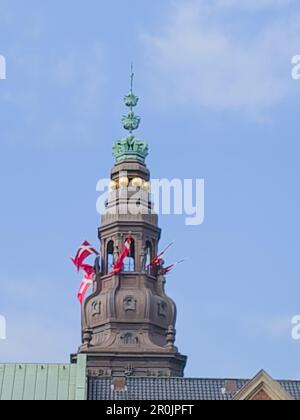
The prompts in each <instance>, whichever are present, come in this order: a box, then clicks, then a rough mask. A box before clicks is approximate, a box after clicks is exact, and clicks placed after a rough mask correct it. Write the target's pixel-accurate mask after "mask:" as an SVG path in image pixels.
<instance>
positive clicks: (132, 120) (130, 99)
mask: <svg viewBox="0 0 300 420" xmlns="http://www.w3.org/2000/svg"><path fill="white" fill-rule="evenodd" d="M133 81H134V71H133V64H132V65H131V74H130V92H129V94H128V95H127V96H125V98H124V102H125V105H126V106H127V107H128V108H129V109H130V112H129V113H128V115H125V116H124V117H123V118H122V123H123V127H124V128H125V130H128V131H129V132H130V134H132V132H133V130H137V129H138V128H139V126H140V122H141V118H140V117H138V116H137V115H135V113H134V112H133V108H134V107H136V106H137V104H138V101H139V98H138V97H137V96H135V94H134V93H133Z"/></svg>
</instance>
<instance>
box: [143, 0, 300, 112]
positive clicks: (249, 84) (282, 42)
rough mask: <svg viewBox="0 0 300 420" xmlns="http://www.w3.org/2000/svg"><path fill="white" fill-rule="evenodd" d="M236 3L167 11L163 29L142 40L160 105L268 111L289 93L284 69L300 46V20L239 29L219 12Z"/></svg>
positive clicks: (290, 17)
mask: <svg viewBox="0 0 300 420" xmlns="http://www.w3.org/2000/svg"><path fill="white" fill-rule="evenodd" d="M241 3H243V2H241ZM263 3H264V4H265V7H266V6H271V5H275V4H277V5H278V6H280V5H281V6H285V5H288V4H289V3H290V2H288V1H281V2H280V1H279V2H278V1H276V2H275V1H274V0H272V1H271V0H270V1H265V2H263ZM234 4H235V0H230V1H229V0H228V1H226V0H219V1H218V0H217V1H213V2H210V3H208V2H204V1H202V0H192V1H186V2H180V3H179V4H176V5H173V6H172V8H171V9H170V11H169V16H167V17H166V19H165V24H164V26H163V27H162V29H161V28H159V29H158V31H157V32H156V33H151V34H149V33H148V34H143V36H142V42H143V45H144V47H145V51H146V54H147V55H146V60H147V67H148V71H149V78H150V79H151V83H150V85H151V90H153V91H154V93H155V95H156V97H157V98H159V102H161V103H162V104H164V105H166V106H172V105H174V104H175V105H187V104H191V105H192V106H200V107H201V106H205V107H212V108H219V109H239V110H247V111H249V110H250V111H253V110H265V109H269V108H271V107H273V106H275V105H277V104H279V103H280V102H281V101H283V100H284V99H285V98H286V97H289V95H292V94H293V92H294V90H295V89H294V86H293V87H292V84H291V78H290V67H289V66H290V59H291V56H292V55H293V54H295V51H297V46H299V45H300V35H299V30H298V28H299V25H300V13H298V14H295V13H294V14H292V13H288V14H287V15H284V16H281V15H280V16H279V17H278V16H277V17H276V18H273V19H272V18H268V19H267V20H264V22H262V23H261V24H260V25H257V24H256V22H251V25H250V27H249V19H248V20H247V21H245V26H246V29H245V30H243V26H242V21H241V22H238V23H237V22H235V21H233V20H234V19H232V18H231V21H228V15H226V16H227V18H226V19H225V17H224V16H223V12H222V8H224V7H225V6H226V5H227V7H229V6H233V5H234ZM243 4H244V3H243ZM247 4H248V6H250V5H252V7H254V6H255V5H257V6H258V2H250V1H248V2H247ZM229 19H230V16H229ZM241 19H242V17H241ZM245 19H246V18H245ZM254 23H255V25H254Z"/></svg>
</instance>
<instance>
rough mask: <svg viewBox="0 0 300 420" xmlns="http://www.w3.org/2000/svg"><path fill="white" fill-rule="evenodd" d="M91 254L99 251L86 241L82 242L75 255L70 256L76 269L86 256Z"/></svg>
mask: <svg viewBox="0 0 300 420" xmlns="http://www.w3.org/2000/svg"><path fill="white" fill-rule="evenodd" d="M92 254H96V255H99V253H98V252H97V251H96V250H95V249H94V248H92V246H91V244H90V243H89V242H88V241H85V242H83V244H82V245H81V247H80V248H79V249H78V251H77V254H76V257H75V258H71V260H72V261H73V263H74V264H75V266H76V268H77V270H78V271H79V270H80V267H81V266H82V264H83V262H84V261H85V260H86V258H87V257H89V256H90V255H92Z"/></svg>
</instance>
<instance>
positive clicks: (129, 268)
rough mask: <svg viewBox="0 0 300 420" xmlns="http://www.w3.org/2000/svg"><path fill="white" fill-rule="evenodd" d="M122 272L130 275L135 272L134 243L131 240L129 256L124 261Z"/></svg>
mask: <svg viewBox="0 0 300 420" xmlns="http://www.w3.org/2000/svg"><path fill="white" fill-rule="evenodd" d="M124 271H125V272H127V273H132V272H134V271H135V242H134V240H133V239H132V240H131V246H130V254H129V255H128V257H126V258H125V260H124Z"/></svg>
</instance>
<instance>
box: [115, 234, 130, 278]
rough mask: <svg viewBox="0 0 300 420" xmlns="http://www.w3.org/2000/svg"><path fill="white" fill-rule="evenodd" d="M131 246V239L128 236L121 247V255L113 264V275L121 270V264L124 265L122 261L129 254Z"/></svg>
mask: <svg viewBox="0 0 300 420" xmlns="http://www.w3.org/2000/svg"><path fill="white" fill-rule="evenodd" d="M131 244H132V238H131V236H128V238H127V239H126V241H125V242H124V246H123V249H122V251H121V254H120V256H119V259H118V261H117V262H116V263H115V264H114V273H115V274H118V273H119V272H120V271H121V270H122V268H123V264H124V260H125V258H127V257H128V255H129V254H130V251H131Z"/></svg>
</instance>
